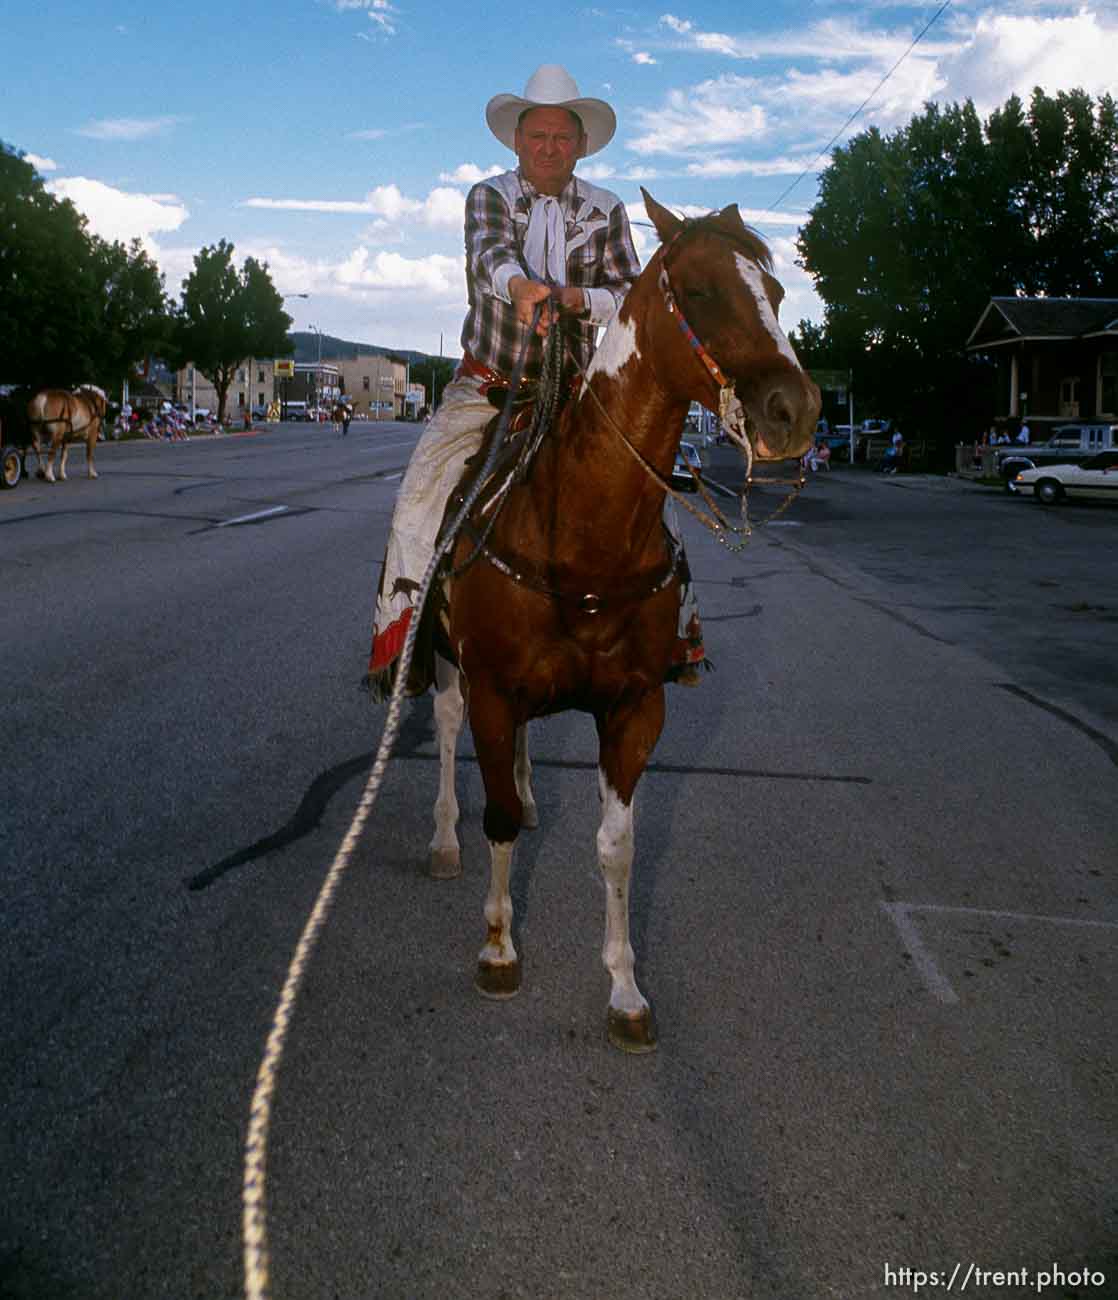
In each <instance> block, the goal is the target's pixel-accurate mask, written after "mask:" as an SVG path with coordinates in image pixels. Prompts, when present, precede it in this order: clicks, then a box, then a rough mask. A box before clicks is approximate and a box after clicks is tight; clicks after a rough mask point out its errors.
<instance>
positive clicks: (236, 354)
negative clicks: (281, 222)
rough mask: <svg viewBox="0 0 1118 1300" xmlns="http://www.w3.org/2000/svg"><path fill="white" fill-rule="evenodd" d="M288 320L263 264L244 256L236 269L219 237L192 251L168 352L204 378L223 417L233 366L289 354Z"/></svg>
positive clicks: (228, 248) (227, 246)
mask: <svg viewBox="0 0 1118 1300" xmlns="http://www.w3.org/2000/svg"><path fill="white" fill-rule="evenodd" d="M291 324H292V320H291V317H290V316H289V315H288V314H287V313H286V312H285V311H284V310H283V298H282V297H281V295H280V294H279V293H278V292H277V291H276V288H275V286H274V285H273V284H272V279H271V276H270V275H269V274H268V267H267V265H266V264H264V263H260V262H257V261H256V260H255V259H254V258H251V257H249V258H246V259H245V263H244V267H243V269H242V270H241V271H240V272H238V271H237V269H236V267H234V265H233V245H232V244H230V243H227V242H226V241H225V240H224V239H223V240H220V241H219V242H218V243H217V244H215V245H214V246H213V247H206V248H203V249H202V250H201V251H200V252H198V253H197V254H195V257H194V270H193V271H192V272H191V273H190V275H189V276H188V277H187V278H186V279H185V280H184V281H183V286H182V306H181V307H180V309H179V311H178V313H177V316H176V320H175V329H174V332H173V341H172V345H171V347H170V349H169V351H170V352H171V354H172V358H173V360H174V361H175V363H176V364H177V365H184V364H186V363H187V362H191V363H193V364H194V365H195V366H197V367H198V369H199V370H200V371H201V372H202V373H203V374H204V375H205V376H206V377H207V379H209V380H210V382H211V383H212V384H213V386H214V388H215V389H216V390H217V400H218V418H219V419H224V418H225V405H226V399H227V397H228V394H229V388H230V385H231V384H232V382H233V379H234V376H235V374H236V370H237V367H238V366H239V365H241V364H242V363H243V362H244V361H245V359H246V358H248V357H281V356H290V355H291V353H292V352H293V351H294V347H293V344H292V342H291V339H290V338H289V337H288V330H290V328H291Z"/></svg>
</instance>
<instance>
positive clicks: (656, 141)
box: [628, 76, 767, 154]
mask: <svg viewBox="0 0 1118 1300" xmlns="http://www.w3.org/2000/svg"><path fill="white" fill-rule="evenodd" d="M753 86H754V83H753V81H752V80H751V79H747V78H744V77H735V76H726V77H719V78H716V79H715V80H712V81H704V82H702V83H701V84H700V85H698V86H695V87H693V88H692V89H691V90H690V91H682V90H672V91H669V93H668V96H667V100H666V102H665V104H664V105H663V106H661V107H660V108H657V109H638V110H637V113H636V118H637V121H638V123H639V125H640V126H642V127H644V128H645V134H644V135H640V136H637V137H636V138H635V139H633V140H630V141H628V147H629V148H630V149H632V150H633V151H634V152H635V153H640V154H648V153H670V154H687V153H691V152H693V151H695V150H696V149H701V148H703V147H705V146H708V145H723V146H724V145H727V144H739V143H741V142H742V141H743V140H749V139H755V138H757V137H758V136H760V135H762V134H763V133H764V131H765V128H766V123H767V117H766V113H765V109H764V108H763V107H762V106H761V105H760V104H758V103H756V102H755V97H754V96H753V94H752V91H753Z"/></svg>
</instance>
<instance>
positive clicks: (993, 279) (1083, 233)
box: [798, 88, 1118, 431]
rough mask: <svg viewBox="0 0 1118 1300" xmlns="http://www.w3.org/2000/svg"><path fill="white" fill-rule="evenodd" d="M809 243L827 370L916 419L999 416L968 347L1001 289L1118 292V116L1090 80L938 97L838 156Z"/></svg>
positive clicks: (806, 250) (806, 256) (807, 231)
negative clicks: (1091, 89)
mask: <svg viewBox="0 0 1118 1300" xmlns="http://www.w3.org/2000/svg"><path fill="white" fill-rule="evenodd" d="M798 247H799V251H800V256H801V265H802V266H803V267H804V268H805V269H806V270H807V271H808V272H809V274H810V275H811V276H812V277H813V279H814V280H815V284H816V289H817V291H818V293H819V295H820V297H821V298H822V299H823V301H824V304H825V309H826V317H825V320H826V324H825V329H824V337H823V338H813V339H811V340H810V343H811V346H812V350H813V351H815V352H818V353H819V354H820V355H826V358H827V360H826V364H829V365H833V366H841V365H846V366H850V367H852V368H853V370H854V375H855V389H856V391H859V392H860V393H861V395H862V397H863V399H864V400H868V401H869V402H871V403H872V404H873V405H875V406H876V407H877V408H878V409H880V410H882V411H886V412H888V413H889V414H894V415H897V416H899V417H901V418H904V419H907V420H909V422H910V423H916V424H920V423H923V424H925V425H926V426H930V427H933V428H934V427H935V426H936V425H938V426H939V427H943V426H944V423H945V422H947V424H948V426H949V431H950V429H954V428H955V426H956V425H957V423H958V417H960V416H963V415H967V416H971V417H972V418H975V419H982V418H986V417H988V415H989V414H990V413H992V412H990V411H989V410H988V409H987V407H988V406H989V402H990V400H991V399H990V391H991V390H990V389H989V378H988V366H987V365H986V364H985V363H984V362H982V361H981V360H976V359H973V358H969V357H967V355H966V354H965V352H964V351H963V349H964V345H965V343H966V339H967V337H968V335H969V334H970V331H971V330H972V329H973V328H974V326H975V324H976V323H977V321H978V319H979V316H980V315H981V313H982V310H983V308H984V307H985V306H986V304H987V303H988V301H989V300H990V298H991V297H994V296H999V295H1006V294H1012V293H1018V292H1020V293H1025V294H1039V293H1044V294H1048V295H1051V296H1089V297H1111V296H1118V113H1116V109H1115V102H1114V100H1113V98H1112V97H1111V96H1109V95H1103V96H1102V97H1100V98H1099V99H1098V100H1097V101H1093V100H1092V99H1091V98H1090V96H1088V95H1087V94H1086V93H1085V92H1084V91H1082V90H1072V91H1061V92H1059V93H1058V94H1057V95H1055V96H1049V95H1047V94H1045V92H1044V91H1043V90H1041V89H1039V88H1038V89H1036V90H1035V91H1034V92H1033V95H1032V99H1031V101H1030V103H1029V105H1028V107H1027V108H1026V107H1025V105H1023V104H1022V102H1021V100H1020V99H1018V98H1017V97H1016V96H1014V97H1012V98H1011V99H1009V100H1008V101H1007V102H1006V103H1005V105H1004V106H1003V107H1001V108H1000V109H998V110H996V111H995V112H994V113H992V114H991V115H990V117H989V118H988V119H987V120H986V122H985V123H983V122H982V121H981V120H980V118H979V116H978V114H977V112H976V111H975V108H974V105H973V103H971V101H970V100H968V101H967V102H966V103H964V104H962V105H959V104H952V105H950V106H947V107H941V106H938V105H935V104H928V105H926V106H925V109H924V112H923V113H922V114H921V115H920V116H918V117H915V118H913V119H912V121H911V122H910V123H909V124H908V126H907V127H905V128H903V129H902V130H899V131H897V132H896V133H894V134H893V135H890V136H883V135H882V134H881V133H880V132H879V131H878V130H877V129H876V128H873V129H870V130H869V131H866V132H864V133H862V134H861V135H858V136H856V137H855V138H854V139H852V140H851V141H850V143H849V144H848V145H846V146H845V147H843V148H839V149H836V150H835V153H834V156H833V159H832V162H831V165H830V166H829V167H828V168H827V170H826V171H825V172H824V173H823V175H822V178H821V182H820V197H819V201H818V202H817V203H816V205H815V207H814V208H813V209H812V213H811V216H810V218H809V220H808V222H807V224H806V225H805V226H804V227H803V229H802V231H801V233H800V238H799V241H798Z"/></svg>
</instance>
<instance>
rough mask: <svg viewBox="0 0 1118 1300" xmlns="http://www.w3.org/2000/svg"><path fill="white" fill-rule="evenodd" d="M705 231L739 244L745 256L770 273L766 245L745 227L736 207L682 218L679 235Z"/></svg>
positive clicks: (749, 228) (761, 238)
mask: <svg viewBox="0 0 1118 1300" xmlns="http://www.w3.org/2000/svg"><path fill="white" fill-rule="evenodd" d="M707 229H709V230H716V231H717V232H718V233H719V234H720V235H725V236H726V237H727V238H728V239H731V240H733V242H734V243H735V244H741V246H742V247H743V249H744V250H745V252H746V254H747V255H748V256H749V257H750V258H752V259H753V261H755V262H756V263H757V265H758V266H760V267H761V268H762V269H763V270H765V271H770V272H771V271H772V269H773V257H772V253H771V251H770V250H769V246H768V244H766V243H765V240H764V238H763V237H762V236H761V235H760V234H758V233H757V231H756V230H754V229H753V227H752V226H747V225H746V224H745V222H744V221H742V219H741V213H740V212H738V210H737V207H736V206H734V207H732V208H724V209H723V210H722V211H721V212H708V213H707V214H706V215H705V216H703V217H684V219H683V230H682V231H681V232H680V233H681V234H686V233H687V232H688V231H692V230H707Z"/></svg>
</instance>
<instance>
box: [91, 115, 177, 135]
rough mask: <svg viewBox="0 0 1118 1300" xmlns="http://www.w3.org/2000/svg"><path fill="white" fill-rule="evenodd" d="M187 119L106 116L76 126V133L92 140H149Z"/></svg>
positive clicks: (164, 133)
mask: <svg viewBox="0 0 1118 1300" xmlns="http://www.w3.org/2000/svg"><path fill="white" fill-rule="evenodd" d="M185 120H186V119H185V118H182V117H104V118H99V119H98V120H96V121H93V122H88V123H87V124H86V125H85V126H79V127H75V128H74V133H75V135H84V136H87V137H88V138H89V139H91V140H148V139H150V138H151V137H152V136H154V135H166V133H167V132H168V131H170V130H171V129H172V127H175V126H177V125H178V124H179V123H180V122H184V121H185Z"/></svg>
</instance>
